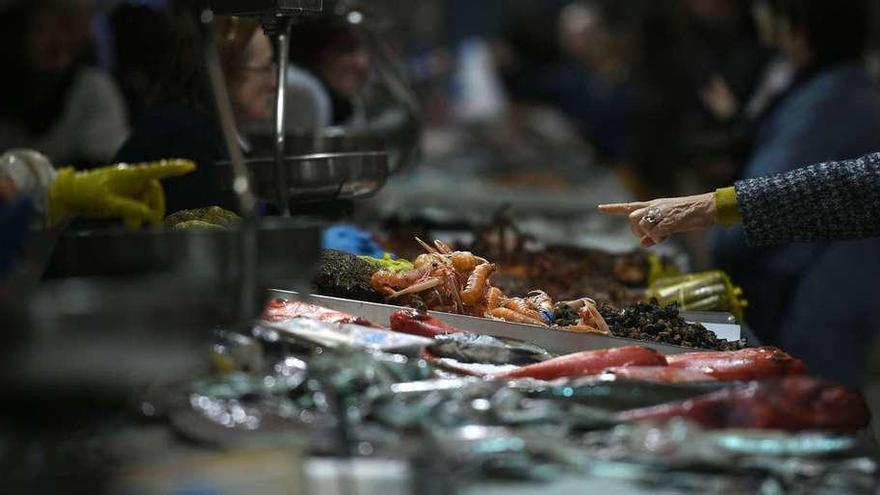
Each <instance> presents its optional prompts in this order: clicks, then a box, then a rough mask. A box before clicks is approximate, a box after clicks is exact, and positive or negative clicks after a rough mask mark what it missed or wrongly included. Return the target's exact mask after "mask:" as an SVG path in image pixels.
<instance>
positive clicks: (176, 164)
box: [125, 159, 196, 182]
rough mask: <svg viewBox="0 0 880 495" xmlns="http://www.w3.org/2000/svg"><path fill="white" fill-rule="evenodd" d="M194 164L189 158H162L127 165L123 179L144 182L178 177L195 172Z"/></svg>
mask: <svg viewBox="0 0 880 495" xmlns="http://www.w3.org/2000/svg"><path fill="white" fill-rule="evenodd" d="M195 170H196V164H195V162H193V161H191V160H178V159H175V160H162V161H158V162H150V163H138V164H135V165H131V166H130V167H129V172H128V173H127V174H126V177H125V179H126V180H128V181H131V182H146V181H150V180H162V179H168V178H171V177H179V176H181V175H186V174H188V173H191V172H195Z"/></svg>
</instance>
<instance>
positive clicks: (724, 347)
mask: <svg viewBox="0 0 880 495" xmlns="http://www.w3.org/2000/svg"><path fill="white" fill-rule="evenodd" d="M599 312H600V313H601V314H602V317H603V318H604V319H605V322H606V323H607V324H608V326H609V327H610V328H611V332H612V333H613V334H614V336H615V337H623V338H627V339H635V340H643V341H646V342H659V343H664V344H672V345H678V346H682V347H692V348H700V349H711V350H718V351H733V350H737V349H742V348H743V347H744V346H745V343H744V342H743V341H739V342H729V341H726V340H723V339H719V338H718V336H716V335H715V334H714V333H713V332H712V331H710V330H708V329H707V328H706V327H704V326H703V325H700V324H698V323H688V322H686V321H685V320H684V319H683V318H682V317H681V315H679V312H678V307H677V306H676V305H669V306H661V305H660V304H658V303H657V302H656V301H652V302H650V303H638V304H634V305H631V306H627V307H625V308H622V309H618V308H615V307H612V306H610V305H604V304H601V305H599Z"/></svg>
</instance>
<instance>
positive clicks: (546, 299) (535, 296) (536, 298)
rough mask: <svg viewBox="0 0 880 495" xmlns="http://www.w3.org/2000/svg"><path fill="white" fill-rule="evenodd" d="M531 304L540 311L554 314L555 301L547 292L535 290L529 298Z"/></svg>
mask: <svg viewBox="0 0 880 495" xmlns="http://www.w3.org/2000/svg"><path fill="white" fill-rule="evenodd" d="M528 301H529V304H531V305H533V306H534V307H536V308H538V309H539V310H541V309H544V310H547V311H549V312H551V313H552V312H553V299H551V298H550V296H548V295H547V293H546V292H544V291H542V290H533V291H531V292H529V298H528Z"/></svg>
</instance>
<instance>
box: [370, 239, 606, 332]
mask: <svg viewBox="0 0 880 495" xmlns="http://www.w3.org/2000/svg"><path fill="white" fill-rule="evenodd" d="M416 241H417V242H418V243H419V244H420V245H421V246H422V247H423V248H424V249H425V253H423V254H421V255H419V256H418V257H417V258H416V259H415V261H414V263H413V265H414V267H415V268H414V269H413V270H411V271H408V272H404V273H390V272H381V271H380V272H377V273H374V274H373V277H372V280H371V282H372V286H373V287H374V288H375V289H376V290H377V291H378V292H380V293H381V294H383V295H385V297H386V298H387V299H389V300H399V299H401V298H403V297H404V296H416V295H417V296H419V297H418V298H419V299H420V301H421V303H424V307H426V308H427V309H430V310H434V311H450V312H453V313H458V314H465V315H469V316H477V317H488V318H494V319H499V320H503V321H508V322H512V323H524V324H530V325H539V326H544V327H548V326H552V325H554V322H555V309H556V308H555V306H556V305H554V303H553V300H552V299H551V298H550V297H549V296H548V295H547V293H545V292H543V291H532V292H530V293H529V294H528V296H527V297H524V298H517V297H507V296H506V295H505V294H504V293H503V292H502V291H501V290H500V289H498V288H496V287H492V285H491V277H492V275H493V273H494V272H495V271H496V267H495V265H494V264H492V263H490V262H489V261H487V260H486V259H484V258H481V257H479V256H476V255H474V254H473V253H471V252H468V251H454V250H453V249H452V248H451V247H450V246H449V245H447V244H446V243H444V242H441V241H434V245H433V246H432V245H430V244H428V243H426V242H424V241H423V240H421V239H419V238H416ZM413 304H416V303H413ZM564 304H568V305H570V307H571V311H570V312H569V314H572V312H573V313H574V314H576V315H577V316H576V317H575V318H574V319H573V320H572V319H566V320H560V321H565V322H566V324H565V326H564V327H562V328H564V329H566V330H569V331H572V332H579V333H595V334H603V335H608V334H610V333H611V332H610V330H609V328H608V325H607V324H606V323H605V321H604V319H603V318H602V315H601V314H600V313H599V311H598V309H597V308H596V304H595V302H594V301H592V300H591V299H587V298H584V299H581V300H577V301H572V302H570V303H564ZM420 307H421V306H420Z"/></svg>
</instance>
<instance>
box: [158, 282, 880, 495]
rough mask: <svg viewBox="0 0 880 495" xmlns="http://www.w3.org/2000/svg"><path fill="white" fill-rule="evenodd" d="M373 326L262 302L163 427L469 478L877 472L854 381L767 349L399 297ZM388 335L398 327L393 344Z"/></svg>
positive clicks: (838, 477) (846, 482) (791, 477)
mask: <svg viewBox="0 0 880 495" xmlns="http://www.w3.org/2000/svg"><path fill="white" fill-rule="evenodd" d="M380 323H382V322H371V321H367V320H364V319H363V318H359V317H357V316H355V315H351V314H345V313H341V312H338V311H333V310H329V309H326V308H323V307H320V306H315V305H311V304H303V303H301V302H297V301H286V300H275V301H272V302H271V303H270V304H269V305H268V306H267V308H266V311H265V314H264V315H263V320H262V321H261V322H260V323H259V324H258V325H257V326H255V327H254V328H253V331H252V333H251V334H250V335H240V336H238V337H237V338H235V339H230V338H229V336H228V335H226V336H225V345H224V346H222V347H223V348H224V353H225V356H227V357H234V356H236V355H241V354H242V353H240V352H238V353H237V352H235V349H234V347H235V345H239V344H235V343H236V342H238V343H242V342H247V341H252V343H254V342H255V343H256V344H258V345H257V347H260V348H262V352H263V356H262V360H263V361H264V364H263V365H262V366H259V367H253V366H252V367H250V368H249V370H244V369H242V368H240V367H238V366H236V365H235V360H234V359H233V361H232V363H231V365H230V366H227V367H226V368H225V369H226V372H227V373H228V374H225V375H217V376H214V377H210V378H203V379H200V380H198V381H195V382H193V383H192V384H191V386H190V387H189V389H188V391H186V392H184V393H187V394H188V395H187V396H186V398H185V399H184V400H181V401H179V404H180V406H179V407H180V409H179V410H177V411H175V412H173V413H172V415H171V416H172V425H173V426H174V427H175V428H177V429H178V430H181V432H182V433H184V434H187V435H188V437H190V438H194V439H197V440H198V439H203V440H205V441H213V442H216V441H217V440H218V439H229V438H237V439H239V440H241V441H244V442H245V443H248V442H249V441H251V440H253V438H254V437H249V435H260V434H262V435H263V436H264V437H268V438H269V439H271V440H270V441H272V442H278V441H279V440H280V439H283V438H285V434H286V433H287V434H292V435H291V436H292V437H295V438H298V439H302V438H307V439H309V444H310V450H311V451H312V452H314V453H318V454H326V455H346V456H349V455H355V456H372V455H376V456H380V457H381V456H387V455H392V456H396V457H409V456H416V457H417V456H419V455H424V453H425V452H430V456H429V457H430V459H427V460H421V461H420V462H429V463H431V464H432V465H439V466H442V467H440V468H438V469H440V470H441V471H442V472H444V473H447V474H448V473H450V472H452V473H462V474H463V475H464V473H467V474H466V476H462V478H464V477H466V478H467V479H468V480H469V481H470V480H478V479H485V477H498V476H503V477H511V476H512V477H516V478H519V479H523V478H525V479H553V478H554V477H555V476H557V475H559V476H562V475H568V476H570V475H575V476H587V477H590V476H602V473H601V471H602V470H601V469H598V468H600V467H601V466H603V464H602V463H603V462H610V463H613V470H612V471H613V473H615V474H614V476H615V477H619V476H621V474H622V473H624V472H626V469H632V470H633V473H634V474H633V475H632V476H633V479H634V480H638V481H645V480H644V479H642V478H641V476H642V475H644V476H645V477H647V478H648V480H654V482H656V481H657V480H666V481H665V482H667V483H668V482H671V481H670V480H671V479H672V478H674V476H671V475H672V473H679V474H682V475H686V479H687V480H688V481H689V483H696V485H691V486H697V487H698V488H697V489H696V491H697V492H701V493H706V492H708V491H709V488H710V487H714V488H713V489H714V490H715V491H716V492H717V491H718V488H719V486H723V487H724V488H726V489H729V491H736V492H739V491H740V490H738V489H735V488H747V490H746V491H748V490H749V489H752V488H754V487H755V486H762V485H763V484H764V483H766V482H772V483H776V482H778V483H784V484H785V485H784V486H786V487H787V488H792V489H794V490H795V491H797V489H798V488H800V489H804V488H812V487H815V486H821V484H822V483H824V482H825V481H827V480H828V479H832V478H833V480H834V483H836V485H835V486H836V488H837V490H838V492H840V491H843V492H850V491H851V489H858V490H861V489H862V487H868V488H869V490H868V492H873V488H874V486H875V484H876V479H875V475H876V474H877V472H878V470H877V466H876V463H874V462H873V461H868V459H871V456H873V452H874V451H873V450H871V449H872V448H871V447H870V446H869V444H867V443H863V442H862V440H860V438H861V437H860V436H859V435H858V434H857V433H858V432H859V431H860V430H862V429H864V428H865V427H866V425H867V422H868V411H867V408H866V406H865V403H864V400H863V399H862V397H861V395H859V394H858V393H856V392H853V391H851V390H848V389H846V388H844V387H840V386H837V385H834V384H831V383H827V382H824V381H822V380H818V379H815V378H812V377H810V376H808V375H807V370H806V369H805V367H804V365H803V364H802V363H801V362H800V361H799V360H797V359H796V358H794V357H792V356H789V355H788V354H786V353H784V352H782V351H780V350H778V349H773V348H757V349H744V350H738V351H729V352H714V353H690V354H681V355H676V356H666V355H663V354H661V353H658V352H656V351H653V350H650V349H646V348H643V347H625V348H616V349H603V350H596V351H587V352H579V353H574V354H570V355H562V356H559V355H554V354H552V353H549V352H547V351H546V350H544V349H541V348H540V347H538V346H535V345H534V344H530V343H526V342H519V341H515V340H511V339H497V338H494V337H488V336H483V335H476V334H470V333H466V332H462V331H460V330H459V329H457V328H455V327H451V326H449V325H448V324H444V323H442V322H440V321H439V320H436V319H435V318H433V317H432V316H431V315H430V314H426V313H424V312H418V311H415V310H411V309H402V310H400V311H398V312H397V313H395V314H394V315H393V316H392V317H391V319H390V321H389V322H388V324H389V325H388V326H387V327H386V326H385V325H382V324H380ZM355 328H356V329H359V330H358V331H354V330H353V329H355ZM362 333H369V338H360V337H359V335H361V334H362ZM407 334H409V335H407ZM394 335H396V336H398V337H397V338H398V339H400V338H406V339H410V340H409V341H408V343H407V345H405V346H403V347H399V346H391V345H389V344H390V343H391V342H390V341H391V340H394V339H395V338H394V337H393V336H394ZM334 336H338V337H339V338H337V337H334ZM321 342H324V343H321ZM413 345H415V348H414V347H413ZM395 348H405V352H403V353H400V352H398V351H396V350H387V349H395ZM216 349H217V348H215V352H217V351H216ZM449 363H459V364H460V365H462V367H461V371H457V368H456V367H455V366H449V365H448V364H449ZM230 369H231V370H232V372H231V373H230ZM233 433H235V434H237V435H241V436H238V437H235V436H231V434H233ZM661 438H662V439H663V440H662V442H661V444H658V443H657V440H658V439H661ZM298 441H299V440H298ZM367 447H369V448H367ZM856 466H857V468H856ZM707 467H708V468H709V469H707ZM459 469H460V470H461V471H458V470H459ZM450 470H451V471H450ZM609 472H611V471H609ZM606 475H607V473H606ZM722 477H723V479H724V484H723V485H719V479H721V478H722ZM446 478H449V476H448V475H447V476H446ZM457 478H458V477H457ZM773 486H777V485H773ZM658 488H662V486H661V487H658ZM699 488H705V489H699ZM442 491H444V492H451V491H452V489H451V488H450V489H449V490H442ZM724 491H725V490H724V489H722V492H724ZM752 491H754V490H752ZM832 491H833V490H832Z"/></svg>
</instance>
